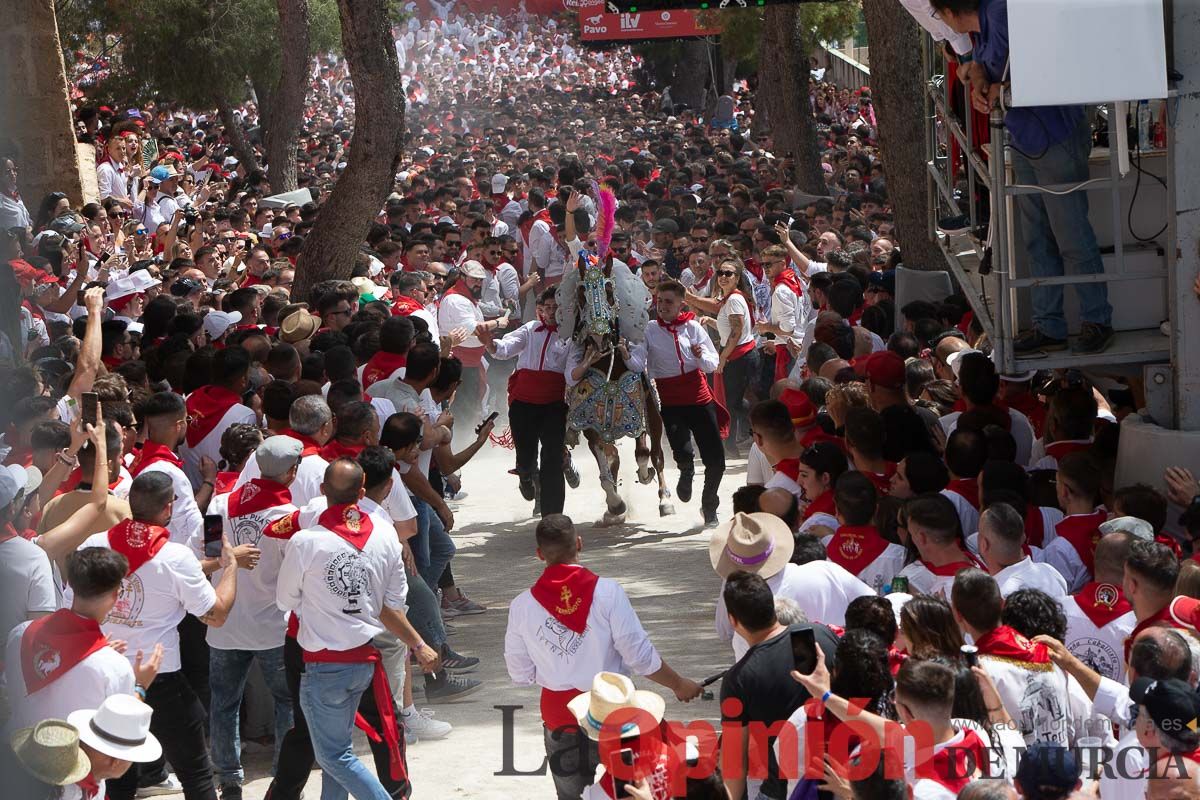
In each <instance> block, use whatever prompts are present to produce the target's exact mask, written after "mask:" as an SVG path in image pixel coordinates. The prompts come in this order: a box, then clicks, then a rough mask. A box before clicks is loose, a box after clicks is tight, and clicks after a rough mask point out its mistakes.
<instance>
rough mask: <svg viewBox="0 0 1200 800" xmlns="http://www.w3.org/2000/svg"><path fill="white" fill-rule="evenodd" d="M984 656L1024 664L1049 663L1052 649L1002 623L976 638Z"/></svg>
mask: <svg viewBox="0 0 1200 800" xmlns="http://www.w3.org/2000/svg"><path fill="white" fill-rule="evenodd" d="M975 646H976V647H977V648H979V654H980V655H982V656H993V657H994V658H1002V659H1005V660H1006V661H1017V662H1020V663H1022V664H1049V663H1050V651H1049V649H1047V648H1046V645H1044V644H1038V643H1035V642H1031V641H1029V640H1028V639H1026V638H1025V637H1024V636H1022V635H1021V634H1019V633H1017V632H1016V631H1015V630H1013V629H1012V628H1010V627H1008V626H1007V625H1001V626H999V627H997V628H994V629H992V630H990V631H988V632H987V633H985V634H982V635H981V636H980V637H979V638H978V639H976V640H975Z"/></svg>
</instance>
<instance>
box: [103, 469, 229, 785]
mask: <svg viewBox="0 0 1200 800" xmlns="http://www.w3.org/2000/svg"><path fill="white" fill-rule="evenodd" d="M174 496H175V486H174V481H173V480H172V477H171V476H170V475H167V474H164V473H163V472H161V471H157V470H146V471H144V472H141V473H140V474H139V475H138V476H137V477H135V478H134V479H133V485H132V486H131V487H130V489H129V508H130V511H131V512H132V514H133V519H130V520H126V521H124V522H122V523H120V524H118V525H117V526H116V527H114V528H112V529H111V530H109V531H108V532H106V533H98V534H95V535H93V536H91V537H89V538H88V539H87V540H86V541H84V543H83V545H82V547H83V548H87V547H108V548H111V549H113V550H116V551H117V552H118V553H120V554H121V555H123V556H125V558H126V559H127V560H128V562H129V567H128V569H129V571H128V573H127V574H126V576H125V580H124V581H123V582H122V584H121V589H120V593H119V595H118V597H117V602H116V605H114V606H113V608H112V610H111V611H110V612H109V614H108V616H107V617H106V618H105V621H104V623H103V625H102V626H101V630H103V631H104V634H105V635H106V636H108V637H109V638H111V639H119V640H121V641H124V642H125V643H126V645H127V648H128V649H127V650H126V657H127V658H129V659H130V660H131V661H132V660H133V659H135V658H136V657H137V654H138V653H139V652H141V653H149V652H153V651H154V650H155V648H156V647H157V646H161V647H162V651H163V654H162V666H161V668H160V672H159V674H158V676H157V677H156V678H155V679H154V682H153V683H152V684H151V685H150V686H148V687H146V702H147V703H148V704H149V705H150V707H151V708H153V709H154V717H153V719H152V720H151V723H150V729H151V731H152V732H153V733H154V735H155V736H157V737H158V738H159V740H160V741H162V743H163V752H164V753H165V755H166V758H167V760H168V761H169V762H170V763H171V766H172V767H174V769H175V774H176V775H177V776H178V778H179V780H180V782H181V783H182V784H183V788H184V792H185V793H187V794H188V796H192V797H212V796H213V795H214V792H213V783H212V780H213V776H212V766H211V763H210V761H209V757H208V742H207V735H208V734H207V731H208V715H207V714H205V713H204V707H203V706H202V705H201V704H200V700H199V698H197V696H196V692H195V690H194V689H193V688H192V685H191V683H190V682H189V681H188V680H187V678H186V677H184V674H183V672H182V661H181V659H180V652H179V632H178V630H177V626H178V625H179V623H180V622H181V621H182V620H183V617H184V615H185V614H193V615H194V616H195V617H197V618H198V619H199V620H200V621H201V622H203V623H204V624H206V625H209V626H212V627H220V626H221V625H223V624H224V623H225V619H226V618H227V617H228V616H229V611H230V609H231V608H232V607H233V602H234V598H235V596H236V593H237V570H236V568H235V566H236V562H235V560H234V557H233V548H232V547H231V546H230V545H229V542H228V541H225V542H223V543H222V548H221V557H220V564H221V566H222V567H223V568H224V569H225V572H224V574H223V575H222V576H221V582H220V583H218V584H217V585H216V587H215V588H214V587H213V586H212V585H211V584H210V583H209V582H208V580H207V578H205V575H204V572H203V570H201V568H200V562H199V561H198V560H197V558H196V556H195V554H194V553H193V552H192V551H191V550H190V549H189V548H188V547H186V546H184V545H182V544H179V543H178V542H175V541H173V540H172V539H171V535H170V533H169V532H168V531H167V529H166V528H165V527H164V526H165V525H166V523H167V522H169V521H170V520H171V518H172V516H171V515H172V506H173V505H174V501H173V497H174ZM193 502H194V501H193ZM136 787H137V773H136V770H130V772H129V773H127V774H126V775H124V776H123V777H121V778H119V779H117V780H114V781H112V782H111V784H110V786H109V796H110V797H113V798H131V797H132V796H133V791H134V789H136Z"/></svg>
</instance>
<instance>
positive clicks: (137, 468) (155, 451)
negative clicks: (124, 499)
mask: <svg viewBox="0 0 1200 800" xmlns="http://www.w3.org/2000/svg"><path fill="white" fill-rule="evenodd" d="M159 461H166V462H167V463H169V464H174V465H175V466H177V467H183V459H182V458H180V457H179V456H177V455H175V451H174V450H172V449H171V448H169V447H167V446H166V445H165V444H159V443H158V442H152V441H150V440H148V439H147V440H146V441H145V442H144V443H143V444H142V449H141V452H139V453H138V455H137V458H135V459H134V460H133V463H132V464H130V465H129V474H130V476H132V477H134V478H136V477H137V476H138V475H140V474H141V472H142V470H144V469H145V468H146V467H148V466H150V465H151V464H157V463H158V462H159Z"/></svg>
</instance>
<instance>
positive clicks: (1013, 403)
mask: <svg viewBox="0 0 1200 800" xmlns="http://www.w3.org/2000/svg"><path fill="white" fill-rule="evenodd" d="M1004 402H1005V403H1007V404H1008V407H1009V408H1014V409H1016V410H1017V411H1020V412H1021V413H1022V414H1024V415H1025V416H1026V417H1027V418H1028V419H1029V424H1030V425H1032V426H1033V432H1034V434H1035V435H1036V436H1041V435H1042V429H1043V428H1044V427H1045V425H1046V411H1047V409H1046V406H1045V404H1043V403H1042V402H1041V401H1039V400H1038V399H1037V395H1035V394H1034V393H1033V392H1026V391H1021V392H1016V393H1015V394H1010V395H1008V396H1007V397H1005V398H1004Z"/></svg>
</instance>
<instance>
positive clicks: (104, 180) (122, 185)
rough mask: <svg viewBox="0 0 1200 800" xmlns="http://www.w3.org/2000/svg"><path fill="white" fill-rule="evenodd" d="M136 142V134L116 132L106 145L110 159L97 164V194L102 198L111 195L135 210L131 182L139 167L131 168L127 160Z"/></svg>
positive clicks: (127, 207)
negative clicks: (130, 192)
mask: <svg viewBox="0 0 1200 800" xmlns="http://www.w3.org/2000/svg"><path fill="white" fill-rule="evenodd" d="M136 144H137V137H136V136H132V135H127V134H125V133H119V134H118V133H115V132H114V134H113V135H112V136H110V137H109V140H108V144H107V146H106V147H105V152H107V153H108V160H107V161H102V162H100V163H99V164H97V165H96V195H97V196H98V197H99V199H100V200H105V199H107V198H109V197H111V198H113V199H114V200H116V201H117V202H118V203H120V204H121V205H122V206H124V207H125V208H126V209H128V210H130V211H132V210H133V200H132V198H131V197H130V194H129V182H130V180H131V178H133V177H134V176H135V175H136V174H137V169H136V168H135V169H129V168H128V167H127V166H126V162H127V161H128V160H129V151H130V149H132V148H133V147H135V146H136Z"/></svg>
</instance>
